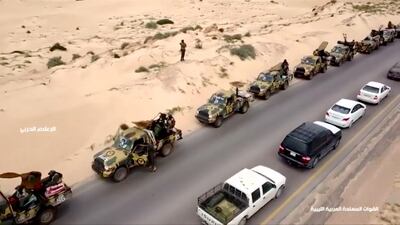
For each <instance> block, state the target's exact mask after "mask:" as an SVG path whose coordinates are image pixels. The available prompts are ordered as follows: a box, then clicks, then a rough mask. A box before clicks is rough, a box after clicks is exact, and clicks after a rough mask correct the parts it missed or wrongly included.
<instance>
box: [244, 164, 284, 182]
mask: <svg viewBox="0 0 400 225" xmlns="http://www.w3.org/2000/svg"><path fill="white" fill-rule="evenodd" d="M251 170H253V171H255V172H257V173H260V174H262V175H264V176H266V177H268V178H269V179H271V180H272V181H274V182H275V184H277V186H278V185H281V184H285V182H286V177H285V176H283V175H282V174H280V173H279V172H277V171H275V170H273V169H270V168H268V167H265V166H256V167H254V168H252V169H251ZM278 187H279V186H278Z"/></svg>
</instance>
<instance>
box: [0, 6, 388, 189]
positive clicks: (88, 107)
mask: <svg viewBox="0 0 400 225" xmlns="http://www.w3.org/2000/svg"><path fill="white" fill-rule="evenodd" d="M348 2H351V1H344V0H343V1H341V0H338V1H318V0H307V1H296V0H276V1H262V0H246V1H245V0H220V1H217V0H203V1H197V0H196V1H195V0H177V1H166V0H150V1H144V2H143V1H139V0H115V1H99V0H83V1H74V0H57V1H50V0H1V1H0V26H1V27H2V29H1V30H0V93H1V95H0V109H1V110H0V124H1V125H2V128H3V129H2V130H1V131H0V137H1V139H2V151H3V154H4V153H5V152H6V151H7V153H6V154H7V155H8V157H7V158H6V157H2V158H1V159H0V171H16V172H23V171H28V170H40V171H43V172H46V171H47V170H49V169H52V168H55V169H59V170H62V172H63V173H65V177H66V179H67V181H68V182H71V183H76V182H78V181H80V180H82V179H84V178H86V177H88V176H89V175H90V174H92V173H91V171H90V161H91V157H92V155H93V154H94V152H96V151H98V150H99V149H100V148H102V146H103V144H104V140H105V139H106V137H107V136H108V135H110V134H113V133H114V132H115V129H116V127H117V126H118V125H119V124H120V123H121V122H126V121H127V122H129V121H135V120H142V119H148V118H151V117H152V116H153V115H155V114H156V113H158V112H159V111H166V110H173V111H176V117H177V127H181V128H183V130H184V132H185V133H188V132H191V131H193V130H195V129H197V128H199V127H200V125H199V124H198V123H197V121H196V120H195V119H194V111H195V110H196V108H197V106H199V105H200V104H202V103H203V102H205V101H206V100H207V98H208V96H209V95H210V94H211V93H212V92H213V91H216V90H218V89H220V88H228V87H229V82H231V81H233V80H239V81H245V82H248V81H250V80H252V79H254V77H255V76H256V75H257V74H258V73H259V72H260V71H262V70H264V69H266V68H268V67H270V66H273V65H275V64H276V63H277V62H280V61H281V60H283V58H287V59H288V61H289V63H290V66H291V67H292V66H294V65H295V64H297V63H298V62H299V60H300V58H301V56H303V55H306V54H310V53H311V51H312V50H313V49H315V48H316V47H317V46H318V45H319V43H320V42H321V41H323V40H327V41H329V43H330V46H329V47H331V46H332V45H333V44H334V43H335V42H336V41H337V40H338V39H341V38H342V33H348V36H349V38H351V39H356V40H359V39H361V38H363V37H364V36H365V35H366V34H367V33H368V32H369V30H370V29H371V28H376V27H378V26H379V25H381V24H386V23H387V21H388V20H393V21H395V19H396V16H395V15H390V14H386V15H384V14H371V13H364V12H361V11H357V10H354V8H353V7H352V6H351V5H350V4H348ZM163 18H168V19H171V20H172V21H174V24H168V25H162V26H161V25H158V27H157V28H156V29H150V28H146V24H147V23H149V22H156V21H157V20H159V19H163ZM214 24H215V25H214ZM189 26H190V27H192V28H195V27H196V26H201V29H200V28H199V27H198V29H196V30H189V31H187V32H186V33H185V32H182V28H186V29H188V28H187V27H189ZM221 31H223V32H221ZM168 32H170V33H168ZM174 32H176V33H174ZM157 33H162V34H164V35H165V34H166V33H168V34H169V35H170V37H168V38H165V39H160V40H155V39H149V38H148V37H154V35H156V34H157ZM246 33H248V34H247V35H246ZM234 34H241V35H242V38H241V41H240V40H239V41H236V42H234V43H228V42H226V41H225V40H224V39H225V37H224V35H234ZM146 39H147V41H146ZM181 39H184V40H185V41H186V43H187V45H188V49H187V57H186V58H187V60H186V61H185V62H179V42H180V40H181ZM198 40H200V42H201V43H202V48H201V49H200V48H196V47H195V46H196V43H198ZM145 41H146V43H145ZM55 43H59V44H60V45H62V46H64V47H65V48H66V51H60V50H55V51H52V52H51V51H50V47H51V46H53V45H54V44H55ZM243 43H244V44H251V45H253V46H254V48H255V49H256V54H257V57H256V58H255V59H249V60H245V61H242V60H240V59H239V58H238V57H236V56H232V55H231V54H230V53H229V48H227V47H226V46H229V45H232V46H236V45H241V44H243ZM53 57H61V60H62V61H63V62H64V63H65V64H64V65H60V66H56V67H53V68H50V69H48V66H47V63H48V61H49V59H51V58H53ZM140 67H146V68H148V69H149V72H140V73H139V72H135V70H137V69H138V68H140ZM149 67H151V68H149ZM296 82H297V81H296ZM27 127H37V128H39V127H55V128H56V131H54V132H30V133H28V132H25V133H21V128H27ZM10 187H11V186H8V185H5V186H4V187H3V186H2V189H3V188H4V189H7V188H10Z"/></svg>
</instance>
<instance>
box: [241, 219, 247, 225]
mask: <svg viewBox="0 0 400 225" xmlns="http://www.w3.org/2000/svg"><path fill="white" fill-rule="evenodd" d="M246 223H247V218H246V217H243V218H242V219H241V220H240V222H239V225H245V224H246Z"/></svg>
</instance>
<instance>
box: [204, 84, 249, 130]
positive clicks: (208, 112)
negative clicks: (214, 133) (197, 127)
mask: <svg viewBox="0 0 400 225" xmlns="http://www.w3.org/2000/svg"><path fill="white" fill-rule="evenodd" d="M234 86H236V89H229V90H220V91H218V92H216V93H214V94H213V95H211V97H210V98H209V100H208V103H206V104H204V105H202V106H200V107H199V108H198V109H197V111H196V118H197V119H198V120H199V121H200V122H201V123H205V124H211V125H213V126H214V127H220V126H221V125H222V123H223V121H224V119H226V118H228V117H230V116H232V115H233V114H235V113H237V112H239V113H242V114H243V113H246V112H247V111H248V110H249V107H250V96H248V95H246V94H245V93H243V92H240V91H239V87H242V86H243V84H238V85H234Z"/></svg>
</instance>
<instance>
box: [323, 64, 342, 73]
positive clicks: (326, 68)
mask: <svg viewBox="0 0 400 225" xmlns="http://www.w3.org/2000/svg"><path fill="white" fill-rule="evenodd" d="M339 66H340V65H339ZM327 70H328V65H325V66H324V67H322V73H325V72H326V71H327Z"/></svg>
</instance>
